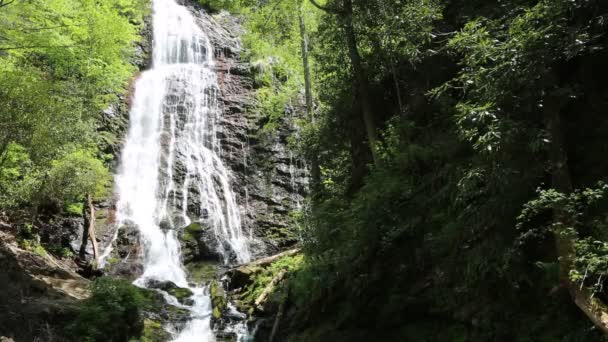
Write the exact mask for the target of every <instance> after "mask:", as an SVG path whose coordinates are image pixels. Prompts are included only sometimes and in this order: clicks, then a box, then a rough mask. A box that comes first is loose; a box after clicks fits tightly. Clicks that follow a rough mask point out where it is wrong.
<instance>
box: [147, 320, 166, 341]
mask: <svg viewBox="0 0 608 342" xmlns="http://www.w3.org/2000/svg"><path fill="white" fill-rule="evenodd" d="M170 338H171V335H170V334H169V333H168V332H166V331H165V330H164V329H163V327H162V325H161V324H160V322H157V321H153V320H151V319H145V320H144V329H143V332H142V335H141V338H140V339H139V342H163V341H168V340H169V339H170Z"/></svg>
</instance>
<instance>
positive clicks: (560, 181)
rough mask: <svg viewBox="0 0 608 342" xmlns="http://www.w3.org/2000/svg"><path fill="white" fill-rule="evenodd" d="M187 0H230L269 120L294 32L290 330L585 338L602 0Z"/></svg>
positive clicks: (595, 222)
mask: <svg viewBox="0 0 608 342" xmlns="http://www.w3.org/2000/svg"><path fill="white" fill-rule="evenodd" d="M200 2H201V3H203V4H205V5H207V6H209V7H210V8H212V9H222V8H223V9H228V10H230V11H233V12H236V13H239V14H240V15H241V16H242V17H243V18H244V22H245V27H246V28H247V34H246V38H245V43H246V47H247V48H248V49H249V50H248V52H247V56H248V57H250V58H251V59H252V60H253V61H256V63H257V64H258V65H260V67H259V68H258V74H259V76H257V77H258V78H259V79H260V83H261V84H262V86H261V87H260V88H258V94H259V98H260V99H261V104H260V107H261V108H260V110H261V111H262V112H263V113H265V114H267V115H268V116H269V122H272V120H273V118H275V117H276V115H277V114H280V113H281V112H282V109H283V108H284V104H288V103H290V104H291V103H294V101H297V102H298V103H306V102H307V101H306V99H305V95H307V94H303V91H302V89H305V86H306V82H305V80H306V78H305V75H306V72H305V71H306V66H307V63H306V61H304V60H303V59H304V58H303V57H305V56H306V55H307V53H306V52H307V51H306V47H307V48H308V49H309V51H308V53H309V56H308V57H309V59H310V61H309V62H308V68H309V71H310V73H311V75H312V78H311V82H312V87H311V88H312V91H311V92H310V93H309V94H310V95H311V96H312V97H314V105H313V106H312V108H311V106H310V103H309V106H308V108H305V109H307V112H308V113H309V114H311V115H309V116H307V117H306V116H303V117H302V120H301V121H302V122H301V125H300V126H301V132H300V133H301V135H302V138H301V139H300V140H299V141H297V142H295V147H296V148H297V149H298V150H299V151H300V152H301V155H302V156H304V157H305V158H307V159H308V160H309V161H310V164H311V165H312V176H313V186H312V190H313V193H312V195H311V200H310V203H309V205H308V206H307V208H306V210H305V213H304V215H302V220H301V226H302V227H301V228H302V229H303V232H302V234H303V236H304V247H305V252H306V260H305V263H304V266H303V268H302V269H301V270H300V271H299V272H298V273H297V274H296V276H295V278H296V281H293V280H292V281H291V284H292V285H294V286H293V287H294V289H295V292H296V297H297V301H296V302H297V304H298V308H299V316H298V321H300V322H301V323H300V324H295V325H293V326H292V327H291V328H292V331H291V333H292V334H293V331H294V330H295V331H298V330H305V331H307V332H306V334H310V335H302V336H309V338H312V340H332V341H333V340H336V338H337V337H336V336H338V337H341V338H344V339H348V338H349V337H348V336H350V337H351V338H364V336H366V335H365V332H367V334H368V335H367V338H372V339H373V338H376V339H378V338H380V339H382V338H381V337H379V336H384V338H392V339H398V338H406V337H409V338H410V339H412V340H416V341H421V340H425V339H426V340H442V341H443V340H466V339H469V340H471V339H472V340H522V341H555V340H560V341H566V340H569V341H580V340H598V339H599V338H600V337H599V331H600V329H604V330H605V323H601V322H598V321H596V322H595V323H596V326H597V327H596V328H595V329H594V328H593V325H594V322H593V321H592V320H594V319H598V317H600V316H601V312H606V310H605V306H604V305H603V304H602V301H603V300H604V299H605V298H607V297H606V292H605V290H604V286H603V285H604V283H605V280H606V276H605V267H606V258H607V254H606V251H607V248H606V241H607V238H608V236H606V232H605V227H606V226H605V225H606V224H605V222H606V217H607V216H606V214H607V213H608V211H607V209H608V207H607V206H606V205H607V204H608V203H607V202H606V200H605V191H606V186H605V185H604V184H603V183H601V182H602V181H605V178H606V174H607V171H608V170H606V167H607V165H606V163H604V162H603V155H604V154H605V151H606V150H607V148H608V145H607V144H606V139H605V132H606V131H607V129H608V121H606V120H605V118H604V117H603V112H604V111H605V110H606V108H607V107H606V103H607V101H608V97H607V94H608V91H607V87H606V85H605V84H604V83H605V82H602V81H601V80H602V79H603V78H604V77H605V76H606V75H607V74H608V69H606V67H605V63H602V61H603V60H605V59H606V58H607V57H608V55H607V53H608V52H606V51H605V49H604V48H605V47H606V44H607V42H608V41H607V38H606V32H607V31H608V24H607V22H606V20H607V19H608V18H607V16H608V7H607V5H606V3H605V2H602V1H594V0H589V1H568V0H541V1H536V0H531V1H528V0H508V1H500V2H487V1H459V0H425V1H410V0H405V1H404V0H374V1H359V0H328V1H299V0H291V1H287V0H284V1H255V0H240V1H239V0H233V1H229V0H224V1H209V0H203V1H200ZM300 13H305V15H304V24H305V28H306V30H305V31H302V30H300V26H299V20H298V19H299V18H298V17H299V14H300ZM300 15H301V14H300ZM303 33H305V34H304V35H303ZM302 38H305V39H308V43H309V44H306V45H307V46H305V45H301V47H300V46H299V45H298V44H299V43H300V40H301V39H302ZM298 100H299V101H298ZM598 182H599V183H598ZM298 289H301V290H300V291H298ZM573 299H577V302H578V306H579V307H580V308H582V309H585V310H587V312H586V313H583V311H582V310H580V309H579V308H577V306H575V305H574V301H573ZM600 320H601V319H600ZM328 321H331V322H334V323H332V324H331V325H330V326H329V327H328V326H327V322H328ZM404 321H407V322H409V323H407V324H404ZM603 324H604V327H603V328H602V325H603ZM438 331H440V332H438ZM337 332H338V333H337ZM340 332H341V333H340ZM360 332H362V334H359V333H360ZM349 333H350V334H351V335H349ZM378 334H385V335H378ZM310 336H315V337H310ZM304 340H306V339H305V338H304ZM309 340H311V339H309Z"/></svg>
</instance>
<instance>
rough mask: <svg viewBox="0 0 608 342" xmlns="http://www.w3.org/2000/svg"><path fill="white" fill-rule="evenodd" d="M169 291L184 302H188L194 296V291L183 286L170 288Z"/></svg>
mask: <svg viewBox="0 0 608 342" xmlns="http://www.w3.org/2000/svg"><path fill="white" fill-rule="evenodd" d="M167 292H168V293H169V294H170V295H172V296H173V297H175V298H177V301H178V302H180V303H182V304H186V302H187V300H188V299H189V298H190V297H192V291H190V290H189V289H185V288H181V287H176V288H172V289H169V290H167Z"/></svg>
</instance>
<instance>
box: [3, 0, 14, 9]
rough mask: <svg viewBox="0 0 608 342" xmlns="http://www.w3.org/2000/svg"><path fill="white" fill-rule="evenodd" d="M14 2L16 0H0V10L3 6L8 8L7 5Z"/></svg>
mask: <svg viewBox="0 0 608 342" xmlns="http://www.w3.org/2000/svg"><path fill="white" fill-rule="evenodd" d="M15 1H16V0H0V8H2V7H4V6H8V5H10V4H12V3H13V2H15Z"/></svg>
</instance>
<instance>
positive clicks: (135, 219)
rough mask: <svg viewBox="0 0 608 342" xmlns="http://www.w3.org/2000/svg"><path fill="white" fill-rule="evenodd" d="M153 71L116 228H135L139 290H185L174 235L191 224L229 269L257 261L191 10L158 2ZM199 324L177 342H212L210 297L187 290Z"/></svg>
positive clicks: (138, 107) (137, 101) (137, 97)
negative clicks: (226, 161)
mask: <svg viewBox="0 0 608 342" xmlns="http://www.w3.org/2000/svg"><path fill="white" fill-rule="evenodd" d="M153 25H154V47H153V49H154V50H153V67H152V69H151V70H149V71H146V72H144V73H143V74H142V75H141V77H140V78H139V80H138V81H137V83H136V86H135V94H134V99H133V106H132V109H131V113H130V128H129V133H128V137H127V141H126V144H125V147H124V150H123V154H122V160H121V162H122V164H121V168H120V173H119V174H118V175H117V177H116V182H117V192H118V203H117V220H118V224H119V225H136V226H137V227H138V229H139V231H140V234H141V238H142V240H143V245H144V254H145V255H144V272H143V275H142V276H141V278H140V279H138V280H137V281H136V282H135V283H136V284H137V285H140V286H145V285H146V283H147V282H148V281H149V280H159V281H172V282H174V283H175V284H176V285H178V286H180V287H188V282H187V280H186V273H185V271H184V268H183V265H182V263H181V260H180V245H179V241H178V236H177V233H176V231H177V229H179V228H182V227H184V226H186V225H188V224H190V223H191V222H193V221H197V222H200V223H202V224H203V225H204V226H205V227H209V228H210V229H212V230H213V232H214V234H215V238H216V239H217V241H218V253H220V254H221V255H222V256H223V258H224V262H225V263H228V262H229V261H230V260H231V258H232V259H236V261H237V262H246V261H249V259H250V253H249V248H248V241H249V239H248V236H245V234H243V232H242V230H241V222H240V215H239V208H238V205H237V203H236V200H235V196H234V194H233V192H232V190H231V188H230V182H229V172H228V170H227V169H226V167H225V166H224V165H223V163H222V160H221V159H220V158H219V154H220V145H219V142H218V140H217V138H216V130H217V121H218V115H219V114H220V111H219V109H218V104H217V95H218V83H217V76H216V73H215V72H214V70H213V64H214V61H213V50H212V47H211V44H210V41H209V39H208V37H207V36H206V35H205V33H204V32H203V31H202V30H201V28H200V27H199V26H198V25H197V24H196V21H195V18H194V17H193V15H192V14H191V13H190V12H189V11H188V9H187V8H185V7H183V6H180V5H178V4H177V3H176V2H175V0H154V17H153ZM190 289H191V290H192V291H193V293H194V296H193V299H194V302H195V304H194V305H193V306H192V307H191V308H190V309H191V312H192V320H191V321H190V322H189V323H188V325H187V326H186V327H185V328H184V329H183V330H182V331H181V332H180V334H179V336H177V339H176V341H212V340H213V334H212V332H211V329H210V322H209V318H210V315H211V307H210V306H211V304H210V300H209V297H208V295H207V294H206V289H205V288H202V287H201V288H190Z"/></svg>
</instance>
